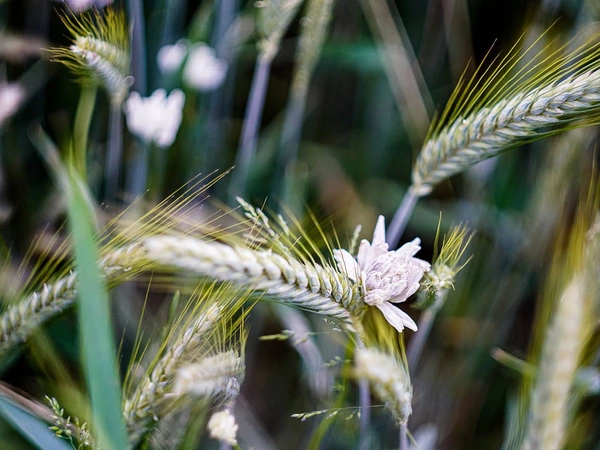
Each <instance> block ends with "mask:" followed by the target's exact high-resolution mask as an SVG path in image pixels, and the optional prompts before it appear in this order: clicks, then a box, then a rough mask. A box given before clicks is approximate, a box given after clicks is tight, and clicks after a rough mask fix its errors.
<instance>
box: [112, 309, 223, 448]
mask: <svg viewBox="0 0 600 450" xmlns="http://www.w3.org/2000/svg"><path fill="white" fill-rule="evenodd" d="M219 316H220V310H219V307H218V306H217V305H216V304H213V305H211V306H210V307H209V308H208V310H207V311H206V312H204V313H203V314H201V315H199V316H198V317H197V318H196V319H195V320H194V321H193V322H192V324H191V325H190V326H189V327H187V328H186V329H185V331H184V332H183V333H182V334H181V335H180V336H179V337H178V339H177V340H176V341H175V342H173V343H172V344H171V345H169V346H168V347H167V351H166V353H165V354H164V355H163V356H162V357H161V358H160V359H159V360H158V361H157V362H156V364H155V365H154V367H153V369H152V371H151V372H150V374H149V375H148V376H146V377H144V378H143V379H142V381H141V382H140V383H139V384H138V386H137V388H136V389H135V391H134V392H133V394H132V395H131V396H130V397H129V398H128V399H127V400H126V401H125V403H124V406H123V417H124V419H125V423H126V424H127V430H128V432H129V441H130V442H131V444H132V445H135V444H137V443H138V442H139V441H140V440H141V439H142V437H143V436H144V435H145V434H146V433H148V431H150V428H151V426H152V424H153V423H154V422H156V421H158V417H159V416H158V412H159V411H160V407H161V403H163V402H164V401H165V400H166V397H165V395H166V394H167V393H168V391H169V386H170V384H172V382H173V380H174V377H175V375H176V373H177V370H178V369H179V367H180V366H181V364H182V363H185V362H186V360H188V359H190V358H191V357H192V355H193V354H194V353H195V351H196V350H197V349H198V347H199V346H200V345H202V344H203V340H204V338H205V337H206V336H207V335H208V333H210V332H211V330H212V329H213V328H214V326H215V322H216V321H217V320H218V319H219Z"/></svg>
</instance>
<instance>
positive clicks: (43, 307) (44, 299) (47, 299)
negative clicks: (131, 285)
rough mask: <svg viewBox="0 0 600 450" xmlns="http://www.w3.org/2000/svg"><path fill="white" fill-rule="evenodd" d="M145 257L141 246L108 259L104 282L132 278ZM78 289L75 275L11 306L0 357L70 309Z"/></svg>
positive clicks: (1, 324)
mask: <svg viewBox="0 0 600 450" xmlns="http://www.w3.org/2000/svg"><path fill="white" fill-rule="evenodd" d="M143 254H144V251H143V249H142V248H141V246H140V245H139V244H131V245H128V246H125V247H122V248H119V249H117V250H115V251H113V252H112V253H110V254H109V255H107V256H106V257H105V258H103V259H102V260H101V261H100V263H99V267H100V270H101V272H102V274H103V276H104V278H105V280H106V281H107V282H114V281H117V280H119V279H126V278H128V277H130V276H133V275H134V274H135V273H137V271H136V270H134V268H137V266H138V265H139V262H140V258H141V257H142V256H143ZM78 286H79V283H78V281H77V273H76V272H73V271H72V272H70V273H69V274H68V275H67V276H65V277H63V278H59V279H58V280H57V281H54V282H52V283H49V284H45V285H44V287H43V288H42V289H41V290H40V291H38V292H34V293H32V294H31V295H29V297H27V298H25V299H24V300H22V301H21V302H19V303H17V304H14V305H11V306H10V307H9V308H8V309H7V310H6V311H5V312H4V313H3V314H2V316H1V317H0V355H3V354H5V353H6V352H7V351H8V350H10V349H11V348H13V347H14V346H15V345H18V344H20V343H21V342H23V341H25V340H26V339H27V337H29V335H30V334H31V333H32V332H33V331H34V330H35V329H36V328H37V327H38V326H39V325H40V324H41V323H43V322H45V321H46V320H48V319H50V318H51V317H53V316H55V315H56V314H58V313H60V312H61V311H63V310H64V309H65V308H68V307H69V306H71V305H72V304H73V303H74V302H75V299H76V297H77V289H78Z"/></svg>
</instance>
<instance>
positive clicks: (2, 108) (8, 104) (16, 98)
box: [0, 83, 25, 127]
mask: <svg viewBox="0 0 600 450" xmlns="http://www.w3.org/2000/svg"><path fill="white" fill-rule="evenodd" d="M24 100H25V88H23V86H21V85H20V84H18V83H0V127H2V124H3V123H4V122H5V121H6V120H8V119H9V118H10V117H11V116H12V115H13V114H15V113H16V112H17V110H18V109H19V107H20V106H21V103H23V101H24Z"/></svg>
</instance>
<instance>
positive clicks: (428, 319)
mask: <svg viewBox="0 0 600 450" xmlns="http://www.w3.org/2000/svg"><path fill="white" fill-rule="evenodd" d="M436 315H437V311H436V310H434V309H428V310H426V311H425V312H423V314H422V315H421V318H420V319H419V331H417V332H416V333H415V335H414V336H413V338H412V339H411V340H410V342H409V343H408V349H407V352H406V355H407V360H408V368H409V370H410V371H411V374H414V373H415V372H416V370H417V364H419V360H420V359H421V354H422V353H423V348H424V347H425V342H426V341H427V338H428V337H429V333H430V332H431V326H432V325H433V321H434V320H435V316H436Z"/></svg>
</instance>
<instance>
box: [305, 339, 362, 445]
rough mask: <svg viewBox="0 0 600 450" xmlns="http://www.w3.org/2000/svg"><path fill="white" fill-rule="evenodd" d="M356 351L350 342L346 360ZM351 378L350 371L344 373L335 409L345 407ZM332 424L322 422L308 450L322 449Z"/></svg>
mask: <svg viewBox="0 0 600 450" xmlns="http://www.w3.org/2000/svg"><path fill="white" fill-rule="evenodd" d="M354 349H355V344H354V342H353V341H350V342H349V343H348V346H347V347H346V353H345V355H344V359H349V358H351V355H352V352H353V351H354ZM349 378H350V371H349V370H346V371H342V389H341V390H340V392H339V394H338V395H337V398H336V399H335V401H334V403H333V409H336V408H341V407H342V406H343V405H344V402H345V401H346V394H347V393H348V392H347V391H348V389H347V387H346V386H347V384H348V379H349ZM332 424H333V421H332V420H322V421H321V423H320V424H319V426H318V428H317V430H316V431H315V432H314V434H313V435H312V437H311V439H310V442H309V443H308V446H307V447H306V448H307V449H308V450H319V448H320V447H321V441H322V440H323V438H324V437H325V434H327V431H328V430H329V428H330V427H331V425H332Z"/></svg>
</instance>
